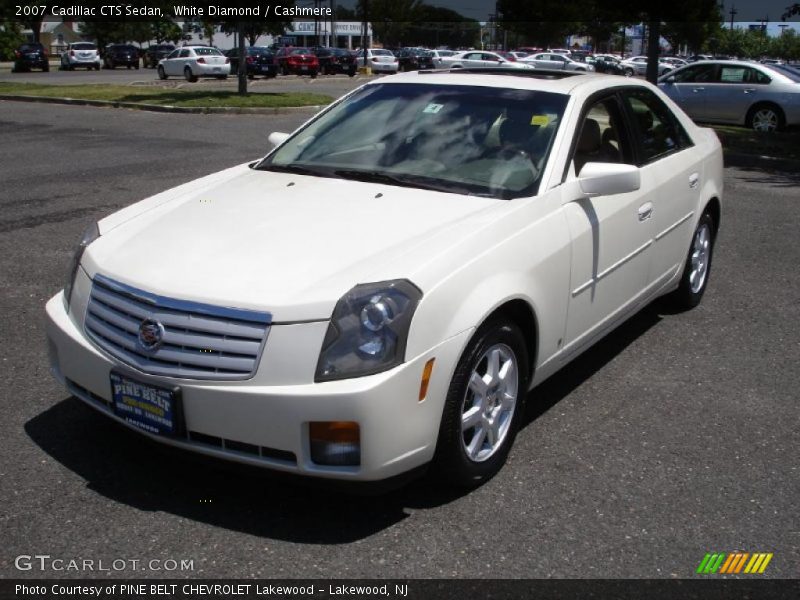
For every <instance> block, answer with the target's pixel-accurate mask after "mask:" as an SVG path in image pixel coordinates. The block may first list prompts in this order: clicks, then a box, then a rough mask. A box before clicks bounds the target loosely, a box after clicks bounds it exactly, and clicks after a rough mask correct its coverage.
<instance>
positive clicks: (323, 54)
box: [313, 47, 358, 77]
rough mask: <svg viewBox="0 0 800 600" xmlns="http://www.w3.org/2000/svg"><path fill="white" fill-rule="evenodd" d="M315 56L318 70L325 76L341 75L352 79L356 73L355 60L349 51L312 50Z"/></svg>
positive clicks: (342, 49)
mask: <svg viewBox="0 0 800 600" xmlns="http://www.w3.org/2000/svg"><path fill="white" fill-rule="evenodd" d="M313 50H314V54H316V55H317V61H318V62H319V70H320V72H321V73H323V74H325V75H336V74H337V73H342V74H344V75H349V76H350V77H354V76H355V74H356V72H357V71H358V67H356V59H355V57H354V56H353V55H352V54H351V53H350V51H349V50H346V49H344V48H323V47H317V48H314V49H313Z"/></svg>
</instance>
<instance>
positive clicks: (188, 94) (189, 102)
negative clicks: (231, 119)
mask: <svg viewBox="0 0 800 600" xmlns="http://www.w3.org/2000/svg"><path fill="white" fill-rule="evenodd" d="M0 94H8V95H20V96H45V97H50V98H74V99H76V100H106V101H110V102H134V103H140V104H158V105H161V106H181V107H187V108H192V107H194V108H197V107H212V108H224V107H232V108H283V107H290V106H317V105H322V104H329V103H330V102H331V101H332V100H333V99H332V98H331V97H330V96H327V95H325V94H313V93H306V92H285V93H279V92H267V93H261V92H258V93H249V94H248V95H247V96H240V95H239V94H237V93H236V92H228V91H217V90H197V89H192V90H184V89H175V88H164V87H160V86H141V87H139V86H136V87H134V86H129V85H106V84H86V85H45V84H39V83H0Z"/></svg>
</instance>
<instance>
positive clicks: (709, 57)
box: [686, 54, 714, 62]
mask: <svg viewBox="0 0 800 600" xmlns="http://www.w3.org/2000/svg"><path fill="white" fill-rule="evenodd" d="M686 60H687V61H688V62H697V61H698V60H714V57H713V56H712V55H711V54H693V55H692V56H690V57H689V58H687V59H686Z"/></svg>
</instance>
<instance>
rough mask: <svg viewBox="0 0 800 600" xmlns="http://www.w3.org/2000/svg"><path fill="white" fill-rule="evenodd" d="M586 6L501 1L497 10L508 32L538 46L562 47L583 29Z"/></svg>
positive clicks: (548, 0)
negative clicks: (569, 36) (572, 34)
mask: <svg viewBox="0 0 800 600" xmlns="http://www.w3.org/2000/svg"><path fill="white" fill-rule="evenodd" d="M583 8H584V3H583V2H582V1H578V2H564V0H537V1H536V2H531V1H530V0H498V2H497V10H498V12H499V13H500V15H501V16H500V19H499V20H500V22H501V23H502V26H503V28H504V29H506V30H508V31H513V32H515V33H517V34H518V35H519V36H520V37H521V38H522V39H523V40H525V41H527V42H529V43H533V44H535V45H537V46H542V47H549V46H561V45H563V43H564V38H565V37H566V36H567V35H569V34H570V33H573V32H575V31H577V30H578V29H579V25H578V23H579V22H580V21H581V16H582V14H581V13H582V10H583Z"/></svg>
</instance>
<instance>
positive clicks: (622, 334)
mask: <svg viewBox="0 0 800 600" xmlns="http://www.w3.org/2000/svg"><path fill="white" fill-rule="evenodd" d="M666 308H667V303H665V302H664V301H663V300H661V299H659V300H656V301H654V302H653V303H651V304H650V305H649V306H646V307H645V308H643V309H642V310H640V311H639V312H638V313H636V314H635V315H634V316H633V317H631V318H630V319H628V320H627V321H625V322H624V323H623V324H622V325H620V326H619V327H617V328H616V329H615V330H614V331H612V332H611V333H610V334H608V335H607V336H606V337H604V338H603V339H602V340H600V341H599V342H597V343H596V344H595V345H594V346H592V347H591V348H589V349H588V350H587V351H586V352H584V353H583V354H581V355H580V356H579V357H578V358H576V359H575V360H573V361H572V362H571V363H569V365H567V366H566V367H565V368H563V369H561V370H560V371H559V372H557V373H556V374H555V375H553V376H552V377H550V378H549V379H546V380H545V381H544V382H542V383H541V384H539V385H538V386H536V387H535V388H534V389H533V391H532V392H531V393H530V394H529V396H528V399H527V406H526V409H527V410H526V414H525V417H526V418H525V422H524V424H523V427H525V426H526V425H528V424H530V423H531V422H533V421H535V420H536V419H538V418H539V417H540V416H542V415H543V414H544V413H546V412H547V411H548V410H550V409H551V408H552V407H553V406H555V405H556V404H558V403H559V402H560V401H561V400H562V399H563V398H565V397H566V396H568V395H569V394H571V393H572V391H573V390H574V389H576V388H577V387H578V386H580V385H581V384H582V383H583V382H584V381H586V380H587V379H589V378H590V377H591V376H592V375H594V374H595V373H596V372H598V371H599V370H601V369H602V368H603V367H604V366H605V365H606V364H608V363H609V362H611V361H612V360H613V359H614V358H615V357H616V356H617V355H618V354H620V353H621V352H622V351H624V350H625V348H627V347H628V346H629V345H630V344H631V343H633V342H634V341H635V340H636V339H637V338H639V337H640V336H642V335H644V333H645V332H646V331H648V330H649V329H650V328H651V327H653V326H654V325H656V324H658V323H659V322H660V321H661V319H662V317H661V316H660V315H664V314H667V312H666Z"/></svg>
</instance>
